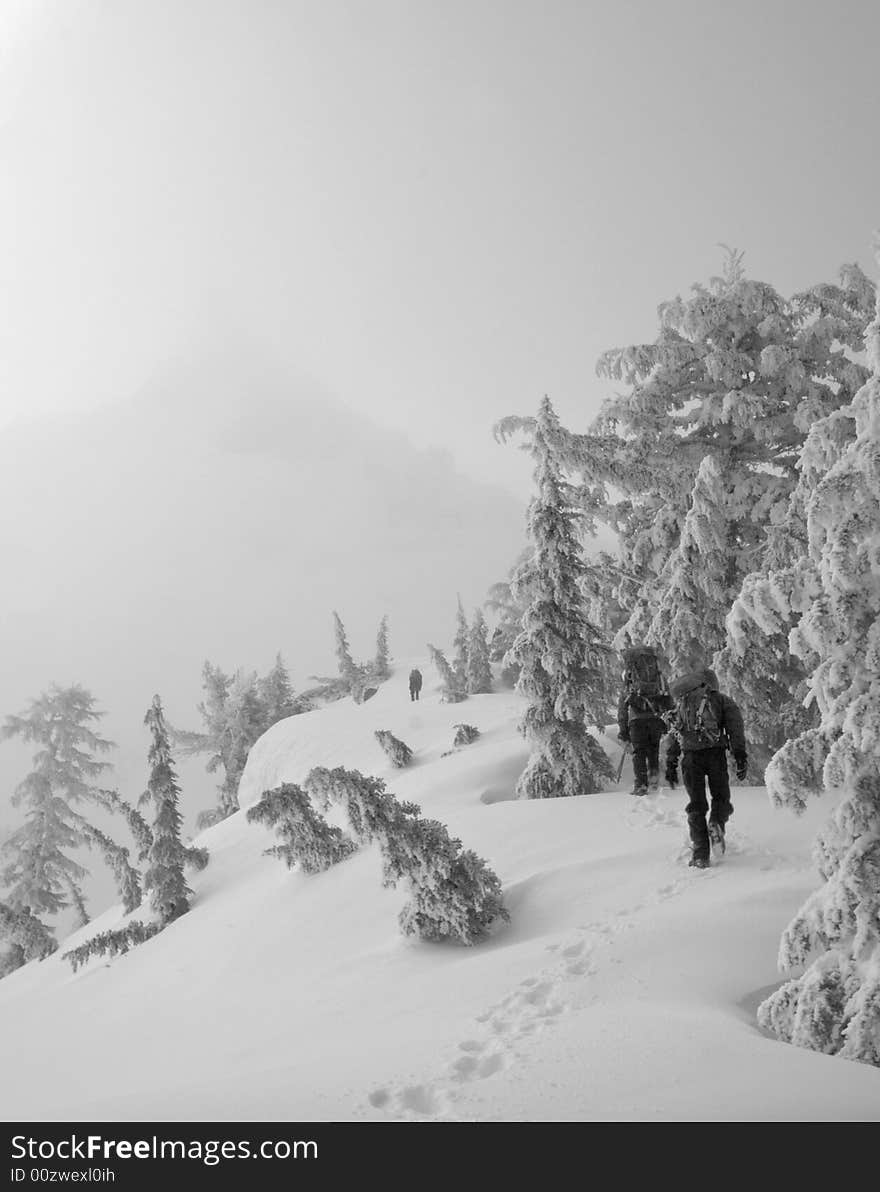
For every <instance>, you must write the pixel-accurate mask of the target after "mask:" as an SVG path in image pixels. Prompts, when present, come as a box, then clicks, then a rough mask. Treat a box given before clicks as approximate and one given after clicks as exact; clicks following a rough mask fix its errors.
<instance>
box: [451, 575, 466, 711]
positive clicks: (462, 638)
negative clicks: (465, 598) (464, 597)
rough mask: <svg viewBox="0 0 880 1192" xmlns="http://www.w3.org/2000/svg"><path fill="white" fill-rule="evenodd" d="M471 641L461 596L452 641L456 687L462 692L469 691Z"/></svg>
mask: <svg viewBox="0 0 880 1192" xmlns="http://www.w3.org/2000/svg"><path fill="white" fill-rule="evenodd" d="M469 639H470V630H469V629H468V623H467V617H466V616H465V615H464V608H463V607H462V603H461V596H459V597H458V610H457V612H456V620H455V637H454V638H453V639H452V650H453V654H452V670H453V673H454V674H455V682H456V685H457V686H458V687H459V688H460V689H461V690H462V691H466V690H467V671H468V646H469Z"/></svg>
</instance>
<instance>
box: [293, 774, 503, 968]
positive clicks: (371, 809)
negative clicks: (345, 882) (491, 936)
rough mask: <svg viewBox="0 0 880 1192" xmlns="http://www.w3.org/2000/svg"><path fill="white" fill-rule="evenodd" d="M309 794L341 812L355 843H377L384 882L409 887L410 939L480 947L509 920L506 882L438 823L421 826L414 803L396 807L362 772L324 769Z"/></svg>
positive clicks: (405, 922)
mask: <svg viewBox="0 0 880 1192" xmlns="http://www.w3.org/2000/svg"><path fill="white" fill-rule="evenodd" d="M306 790H307V791H308V792H309V793H310V794H311V795H312V797H313V798H314V799H315V800H316V801H317V802H318V804H319V806H320V807H321V808H322V809H325V810H326V808H328V807H329V806H330V805H332V804H336V805H338V806H341V807H342V808H343V809H344V811H345V813H346V815H347V818H348V821H349V823H350V824H351V828H352V831H353V832H354V834H355V836H356V837H357V838H358V839H359V840H361V841H362V842H364V843H371V842H373V841H378V844H379V848H380V850H381V853H382V866H383V883H384V884H385V885H386V886H394V885H397V883H398V882H401V881H403V882H405V883H406V885H407V887H408V891H409V900H408V902H407V903H406V905H405V906H404V907H403V909H402V911H401V912H400V915H399V916H398V922H399V924H400V928H401V930H402V931H403V933H404V934H405V935H415V936H417V937H418V938H419V939H424V940H443V939H457V940H458V941H459V942H460V943H463V944H468V945H470V944H475V943H477V942H479V940H481V939H483V938H485V936H486V935H487V934H488V933H489V930H490V928H491V927H492V925H493V924H494V923H496V922H499V921H507V920H508V919H509V917H510V916H509V914H508V911H507V909H506V908H505V906H504V899H503V893H502V889H501V883H500V881H499V880H498V877H497V876H496V874H494V873H493V872H492V870H491V869H490V868H489V867H488V865H487V864H486V862H485V861H484V860H483V859H482V858H481V857H478V856H477V855H476V853H474V852H472V851H471V850H470V849H462V844H461V841H460V840H457V839H455V838H454V837H451V836H450V835H449V833H448V831H447V829H446V828H445V827H444V825H443V824H441V823H439V822H438V821H437V820H425V819H422V817H421V815H420V814H419V808H418V807H417V806H416V804H414V803H407V802H398V800H397V799H395V797H394V796H393V795H392V794H391V793H390V791H387V790H386V789H385V784H384V783H383V782H382V781H380V780H379V779H378V778H369V777H367V776H365V775H363V774H361V773H359V772H358V771H357V770H345V769H343V768H342V767H337V768H336V769H334V770H328V769H326V768H323V767H318V768H316V769H314V770H312V771H311V773H310V774H309V776H308V778H307V779H306Z"/></svg>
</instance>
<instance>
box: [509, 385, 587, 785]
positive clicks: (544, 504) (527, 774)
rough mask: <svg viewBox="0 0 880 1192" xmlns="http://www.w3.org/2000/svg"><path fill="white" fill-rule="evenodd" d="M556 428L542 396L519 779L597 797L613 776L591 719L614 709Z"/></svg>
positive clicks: (524, 575) (519, 657)
mask: <svg viewBox="0 0 880 1192" xmlns="http://www.w3.org/2000/svg"><path fill="white" fill-rule="evenodd" d="M559 430H560V428H559V421H558V419H557V417H556V413H555V411H554V410H553V407H552V405H551V404H550V401H549V399H548V398H546V397H545V398H544V399H543V401H542V402H541V407H540V410H539V412H538V417H537V419H535V422H534V424H533V428H532V435H531V452H532V456H533V458H534V460H535V483H536V486H537V489H538V493H537V496H536V497H535V498H534V499H533V500H532V503H531V505H530V507H529V517H528V527H529V534H530V537H531V539H532V541H533V543H534V546H535V551H534V555H533V557H532V559H531V562H530V564H529V565H528V567H527V568H524V569H521V571H520V573H519V576H520V578H519V580H518V582H521V583H523V584H524V585H525V586H526V587H527V589H528V592H529V595H530V603H529V607H528V608H527V610H526V612H525V614H524V616H523V628H522V630H521V632H520V634H519V636H518V637H517V639H516V641H515V642H514V643H513V646H512V647H511V649H510V654H509V657H510V658H511V659H512V660H513V661H514V662H515V663H516V664H517V665H518V666H519V668H520V675H519V680H518V682H517V690H519V691H520V692H522V694H523V695H525V696H526V697H527V699H528V701H529V706H528V708H527V709H526V712H525V715H524V716H523V720H522V723H521V725H520V731H521V732H522V733H523V735H524V736H525V737H526V739H527V740H528V741H529V744H530V745H531V748H532V753H531V757H530V758H529V762H528V765H527V767H526V769H525V770H524V772H523V773H522V775H521V776H520V779H519V781H518V783H517V794H518V796H519V797H520V798H525V799H547V798H555V797H558V796H565V795H585V794H590V793H592V792H594V791H598V790H601V789H602V779H603V778H610V777H611V763H610V762H609V760H608V758H607V757H606V755H605V753H604V751H603V750H602V748H601V746H600V745H599V743H598V742H597V741H596V740H595V739H594V738H593V737H592V736H591V735H590V733H589V732H588V731H587V717H589V719H590V722H591V723H593V724H598V725H604V724H605V723H606V722H607V721H608V720H609V719H610V713H609V709H608V708H607V707H606V706H605V705H604V691H603V687H604V682H603V670H602V667H601V665H600V664H599V656H600V654H601V653H602V652H603V646H602V643H600V642H599V640H598V633H597V631H596V629H595V628H594V627H593V626H592V625H591V624H590V622H589V621H588V620H587V616H586V612H585V609H584V602H583V595H582V592H581V589H580V581H581V577H582V576H583V573H584V562H583V557H582V551H581V544H580V541H579V538H578V522H579V517H578V514H577V511H576V509H575V507H574V498H573V494H572V491H571V486H570V485H569V484H568V483H567V482H566V481H565V480H564V479H563V477H562V472H561V468H560V465H559V459H558V452H557V441H558V436H559ZM591 655H592V657H591Z"/></svg>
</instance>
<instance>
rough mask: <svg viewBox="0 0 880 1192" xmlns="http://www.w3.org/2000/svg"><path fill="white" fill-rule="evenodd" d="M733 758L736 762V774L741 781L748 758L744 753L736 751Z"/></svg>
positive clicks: (747, 765)
mask: <svg viewBox="0 0 880 1192" xmlns="http://www.w3.org/2000/svg"><path fill="white" fill-rule="evenodd" d="M733 760H734V761H735V762H736V776H737V778H738V779H739V780H740V781H742V780H743V778H745V776H746V773H747V771H748V768H749V759H748V758H747V757H746V755H745V754H744V753H737V754H734V758H733Z"/></svg>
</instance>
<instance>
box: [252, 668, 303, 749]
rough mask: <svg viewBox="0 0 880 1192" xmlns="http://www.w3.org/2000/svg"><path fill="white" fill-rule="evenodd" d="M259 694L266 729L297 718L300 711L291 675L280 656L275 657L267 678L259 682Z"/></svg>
mask: <svg viewBox="0 0 880 1192" xmlns="http://www.w3.org/2000/svg"><path fill="white" fill-rule="evenodd" d="M257 694H258V699H259V702H260V704H261V706H262V720H263V724H264V725H265V727H266V729H268V728H271V727H272V725H273V724H277V723H278V721H279V720H286V719H287V717H288V716H296V715H297V714H298V713H299V711H300V707H299V705H298V703H297V700H296V697H295V696H294V693H293V686H292V685H291V682H290V674H289V673H288V670H287V667H286V666H285V665H284V659H283V658H282V657H281V655H280V654H277V655H276V656H275V664H274V666H273V667H272V669H271V670H270V671H269V673H268V674H267V675H266V676H265V678H262V679H260V680H259V681H258V683H257ZM264 731H265V730H264Z"/></svg>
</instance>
